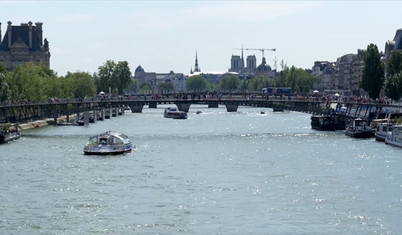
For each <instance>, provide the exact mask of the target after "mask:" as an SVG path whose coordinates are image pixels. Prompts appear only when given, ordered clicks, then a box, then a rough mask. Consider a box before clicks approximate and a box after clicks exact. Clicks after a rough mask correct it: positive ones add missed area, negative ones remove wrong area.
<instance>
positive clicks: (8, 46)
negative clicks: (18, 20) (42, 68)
mask: <svg viewBox="0 0 402 235" xmlns="http://www.w3.org/2000/svg"><path fill="white" fill-rule="evenodd" d="M28 62H32V63H33V64H40V63H45V64H47V66H50V52H49V42H48V41H47V39H46V38H45V39H44V40H43V31H42V23H40V22H37V23H35V25H33V24H32V22H31V21H29V22H28V23H22V24H21V25H12V23H11V22H10V21H8V22H7V31H6V33H5V34H4V37H3V38H2V30H1V23H0V64H2V65H3V66H4V67H5V68H6V69H7V70H12V69H14V68H15V66H17V65H21V64H26V63H28Z"/></svg>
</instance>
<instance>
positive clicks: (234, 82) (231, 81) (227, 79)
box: [219, 75, 240, 91]
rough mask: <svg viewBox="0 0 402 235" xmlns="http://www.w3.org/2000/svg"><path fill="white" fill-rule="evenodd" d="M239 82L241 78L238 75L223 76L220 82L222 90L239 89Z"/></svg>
mask: <svg viewBox="0 0 402 235" xmlns="http://www.w3.org/2000/svg"><path fill="white" fill-rule="evenodd" d="M239 84H240V80H239V78H237V76H234V75H229V76H223V78H222V79H221V81H220V82H219V89H220V90H222V91H234V90H237V89H238V86H239Z"/></svg>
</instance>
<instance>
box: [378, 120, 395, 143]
mask: <svg viewBox="0 0 402 235" xmlns="http://www.w3.org/2000/svg"><path fill="white" fill-rule="evenodd" d="M390 131H392V124H389V123H377V127H376V131H375V139H376V140H378V141H385V138H386V137H387V133H388V132H390Z"/></svg>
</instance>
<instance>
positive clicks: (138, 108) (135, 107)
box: [129, 104, 144, 113]
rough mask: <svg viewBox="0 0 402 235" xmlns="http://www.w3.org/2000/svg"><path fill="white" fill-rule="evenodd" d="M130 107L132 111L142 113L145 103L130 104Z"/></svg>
mask: <svg viewBox="0 0 402 235" xmlns="http://www.w3.org/2000/svg"><path fill="white" fill-rule="evenodd" d="M129 106H130V109H131V112H132V113H142V108H143V107H144V104H130V105H129Z"/></svg>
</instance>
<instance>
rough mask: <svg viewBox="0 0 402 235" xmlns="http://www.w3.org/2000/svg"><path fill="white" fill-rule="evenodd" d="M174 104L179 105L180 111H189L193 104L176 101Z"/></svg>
mask: <svg viewBox="0 0 402 235" xmlns="http://www.w3.org/2000/svg"><path fill="white" fill-rule="evenodd" d="M174 104H175V105H176V106H177V108H178V109H179V110H180V111H184V112H186V113H188V110H189V109H190V106H191V104H188V103H174Z"/></svg>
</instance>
